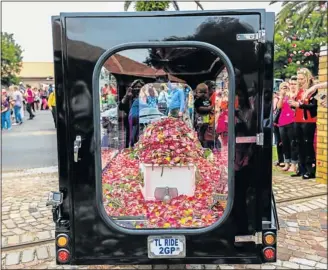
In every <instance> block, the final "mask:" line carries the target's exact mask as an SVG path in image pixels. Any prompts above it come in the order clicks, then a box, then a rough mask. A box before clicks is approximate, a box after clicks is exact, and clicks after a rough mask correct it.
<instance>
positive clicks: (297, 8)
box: [270, 1, 327, 28]
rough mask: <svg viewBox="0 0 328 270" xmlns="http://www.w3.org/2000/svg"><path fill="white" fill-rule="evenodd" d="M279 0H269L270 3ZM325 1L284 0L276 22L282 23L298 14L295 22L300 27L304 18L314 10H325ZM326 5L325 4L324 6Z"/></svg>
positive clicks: (302, 25)
mask: <svg viewBox="0 0 328 270" xmlns="http://www.w3.org/2000/svg"><path fill="white" fill-rule="evenodd" d="M277 2H279V1H271V2H270V5H272V4H274V3H277ZM325 5H327V1H284V2H283V3H282V5H281V7H282V9H281V10H280V12H279V14H278V15H277V20H276V22H277V24H280V25H284V24H285V21H286V19H288V18H290V17H292V16H293V15H294V14H296V13H297V14H298V15H299V16H298V17H297V19H296V24H298V25H299V26H300V27H301V28H302V27H304V23H305V20H306V19H307V18H308V16H309V15H310V14H312V13H313V12H314V11H320V10H321V11H324V12H327V11H325ZM326 7H327V6H326Z"/></svg>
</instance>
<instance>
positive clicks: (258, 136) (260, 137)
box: [256, 133, 264, 145]
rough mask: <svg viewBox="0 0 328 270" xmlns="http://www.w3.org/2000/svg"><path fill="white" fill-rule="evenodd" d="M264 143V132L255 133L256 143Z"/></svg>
mask: <svg viewBox="0 0 328 270" xmlns="http://www.w3.org/2000/svg"><path fill="white" fill-rule="evenodd" d="M263 144H264V134H263V133H257V134H256V145H263Z"/></svg>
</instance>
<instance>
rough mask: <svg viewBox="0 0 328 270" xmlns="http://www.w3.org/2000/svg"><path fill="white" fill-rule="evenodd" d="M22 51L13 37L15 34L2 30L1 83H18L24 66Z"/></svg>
mask: <svg viewBox="0 0 328 270" xmlns="http://www.w3.org/2000/svg"><path fill="white" fill-rule="evenodd" d="M22 53H23V50H22V49H21V46H20V45H18V44H17V43H16V42H15V40H14V37H13V34H8V33H5V32H4V33H3V32H1V84H2V85H7V86H9V85H11V84H17V83H18V82H19V78H18V77H17V74H18V73H19V72H20V71H21V68H22V60H23V57H22Z"/></svg>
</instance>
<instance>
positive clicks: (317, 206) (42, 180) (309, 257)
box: [1, 170, 327, 269]
mask: <svg viewBox="0 0 328 270" xmlns="http://www.w3.org/2000/svg"><path fill="white" fill-rule="evenodd" d="M2 177H3V179H2V191H3V192H2V194H3V196H2V209H1V210H2V241H1V242H2V248H4V249H5V250H3V252H2V257H1V259H2V260H1V261H2V264H1V266H2V268H3V269H41V268H47V269H60V268H66V269H69V268H70V267H69V266H67V267H62V266H56V264H55V244H54V241H53V238H54V223H53V222H52V216H51V210H50V209H48V208H47V207H46V206H45V204H46V199H47V194H48V192H49V191H50V190H57V189H58V174H57V172H56V171H55V170H47V171H46V170H29V171H20V172H12V173H4V174H3V175H2ZM22 183H24V184H22ZM273 183H274V192H275V195H276V199H277V203H278V205H277V206H278V215H279V221H280V225H281V229H280V231H279V233H278V261H277V262H276V263H271V264H265V265H261V266H260V265H220V266H217V265H205V266H204V265H187V267H186V268H187V269H245V268H250V269H259V268H261V269H327V195H323V194H326V190H327V186H326V185H324V184H318V183H316V182H315V180H311V181H304V180H301V179H295V178H290V177H289V176H288V175H286V174H281V173H275V174H274V177H273ZM13 186H15V187H17V188H15V189H13V188H12V187H13ZM304 193H305V194H307V195H311V196H312V197H311V198H306V197H307V196H306V195H305V194H304ZM39 241H43V242H42V243H40V242H39ZM27 243H29V244H31V245H30V246H28V247H26V246H21V245H22V244H27ZM158 267H159V266H157V267H156V268H155V267H153V268H152V267H151V266H139V267H138V268H141V269H160V268H158ZM173 267H174V266H172V268H170V269H178V268H173ZM85 268H87V269H134V268H137V267H136V266H132V265H130V266H125V267H123V266H120V267H118V266H117V267H114V266H110V265H107V266H98V267H95V266H83V267H82V266H79V267H78V268H75V269H85ZM161 269H166V268H161ZM179 269H183V268H182V267H181V266H180V268H179Z"/></svg>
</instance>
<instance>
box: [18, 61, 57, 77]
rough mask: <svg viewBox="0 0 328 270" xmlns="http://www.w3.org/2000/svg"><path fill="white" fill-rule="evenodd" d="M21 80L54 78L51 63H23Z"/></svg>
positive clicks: (52, 64) (20, 74)
mask: <svg viewBox="0 0 328 270" xmlns="http://www.w3.org/2000/svg"><path fill="white" fill-rule="evenodd" d="M19 77H21V78H48V77H52V78H53V77H54V63H53V62H23V65H22V69H21V72H20V73H19Z"/></svg>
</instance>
